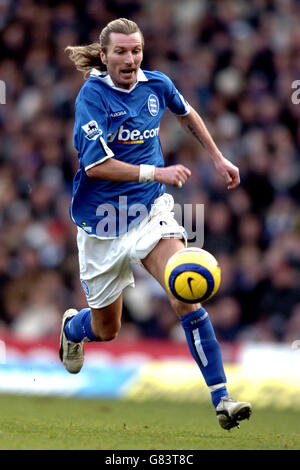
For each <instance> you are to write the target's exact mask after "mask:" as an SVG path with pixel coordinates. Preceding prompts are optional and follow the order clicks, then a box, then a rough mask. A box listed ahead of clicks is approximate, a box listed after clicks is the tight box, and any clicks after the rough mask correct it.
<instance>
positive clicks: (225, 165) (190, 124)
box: [177, 107, 240, 189]
mask: <svg viewBox="0 0 300 470" xmlns="http://www.w3.org/2000/svg"><path fill="white" fill-rule="evenodd" d="M177 119H178V121H179V123H180V124H181V125H182V127H183V128H184V129H185V130H186V131H187V132H188V133H189V134H192V135H193V136H194V137H195V138H196V139H197V141H198V142H199V144H200V145H201V146H202V148H204V149H205V150H206V151H207V152H208V154H209V156H210V158H211V160H212V161H213V163H214V165H215V167H216V170H217V172H218V173H219V174H220V175H221V176H222V177H223V178H224V180H225V182H226V183H227V187H228V189H233V188H235V187H236V186H238V185H239V183H240V176H239V169H238V168H237V167H236V166H235V165H233V164H232V163H231V162H230V161H229V160H228V159H227V158H225V157H224V156H223V155H222V153H221V152H220V150H219V149H218V148H217V146H216V144H215V142H214V141H213V139H212V137H211V135H210V133H209V131H208V129H207V127H206V126H205V124H204V122H203V120H202V118H201V117H200V116H199V114H198V113H197V111H195V109H193V108H192V107H190V112H189V114H187V115H185V116H177Z"/></svg>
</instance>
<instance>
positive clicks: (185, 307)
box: [170, 297, 201, 317]
mask: <svg viewBox="0 0 300 470" xmlns="http://www.w3.org/2000/svg"><path fill="white" fill-rule="evenodd" d="M170 303H171V306H172V308H173V310H174V311H175V312H176V313H177V315H178V316H179V317H181V316H182V315H186V314H187V313H191V312H194V311H196V310H198V309H199V308H200V307H201V304H200V303H197V304H188V303H185V302H181V301H180V300H177V299H175V297H170Z"/></svg>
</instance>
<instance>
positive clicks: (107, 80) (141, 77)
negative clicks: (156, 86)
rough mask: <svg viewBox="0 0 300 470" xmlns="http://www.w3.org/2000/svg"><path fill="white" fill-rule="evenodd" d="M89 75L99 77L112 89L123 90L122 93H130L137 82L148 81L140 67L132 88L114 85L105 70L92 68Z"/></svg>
mask: <svg viewBox="0 0 300 470" xmlns="http://www.w3.org/2000/svg"><path fill="white" fill-rule="evenodd" d="M90 76H91V77H97V78H100V79H101V80H102V81H103V82H104V83H106V85H109V86H111V87H112V88H113V89H114V90H119V91H123V92H124V93H130V92H131V91H132V90H133V89H134V88H135V87H136V85H137V83H138V82H147V81H148V78H147V77H146V75H145V74H144V72H143V71H142V69H139V70H138V73H137V82H136V84H135V85H133V87H132V88H130V90H125V89H124V88H119V87H117V86H115V85H114V82H113V81H112V79H111V77H110V75H109V74H108V73H107V72H100V70H97V69H95V68H93V69H92V70H91V73H90Z"/></svg>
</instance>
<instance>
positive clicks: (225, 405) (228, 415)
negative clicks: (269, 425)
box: [216, 396, 252, 430]
mask: <svg viewBox="0 0 300 470" xmlns="http://www.w3.org/2000/svg"><path fill="white" fill-rule="evenodd" d="M216 413H217V418H218V421H219V424H220V426H221V427H222V428H223V429H227V430H229V429H231V428H234V427H235V426H236V427H238V428H239V427H240V426H239V422H240V421H243V419H249V418H250V415H251V413H252V406H251V404H250V403H248V402H245V401H236V400H234V399H233V398H231V397H230V396H226V397H223V398H221V400H220V403H219V404H218V406H217V407H216Z"/></svg>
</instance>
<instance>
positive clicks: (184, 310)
mask: <svg viewBox="0 0 300 470" xmlns="http://www.w3.org/2000/svg"><path fill="white" fill-rule="evenodd" d="M182 248H183V244H182V242H181V241H180V240H178V239H162V240H160V242H159V243H158V244H157V245H156V247H155V248H154V249H153V250H152V251H151V252H150V253H149V255H148V256H147V257H146V258H145V259H143V260H142V263H143V265H144V266H145V268H146V269H147V271H149V273H150V274H151V275H152V276H153V277H154V278H155V279H156V280H157V281H158V282H159V283H160V284H161V286H162V287H163V288H164V289H165V290H166V286H165V280H164V271H165V266H166V263H167V261H168V259H169V257H170V256H172V255H173V254H174V253H175V252H176V251H178V250H180V249H182ZM166 292H167V290H166ZM167 294H168V292H167ZM168 296H169V299H170V302H171V305H172V307H173V309H174V310H175V312H176V313H177V315H178V316H179V318H180V322H181V325H182V327H183V329H184V331H185V335H186V339H187V343H188V346H189V349H190V352H191V354H192V356H193V358H194V359H195V361H196V363H197V364H198V366H199V368H200V370H201V372H202V375H203V377H204V379H205V382H206V384H207V386H208V387H209V390H210V392H211V398H212V402H213V404H214V406H215V408H216V410H217V414H218V419H219V422H220V425H221V426H222V427H224V428H225V429H230V428H231V427H233V426H236V425H238V420H242V419H245V418H247V417H249V415H250V413H251V405H250V404H249V403H245V402H236V401H235V400H233V399H231V398H230V397H228V392H227V388H226V376H225V372H224V367H223V360H222V354H221V348H220V345H219V343H218V341H217V339H216V336H215V332H214V328H213V325H212V323H211V321H210V318H209V315H208V313H207V312H206V310H205V309H204V307H202V306H201V304H199V303H198V304H186V303H183V302H180V301H179V300H177V299H175V298H174V297H173V296H171V295H170V294H168ZM223 418H224V419H223Z"/></svg>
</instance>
